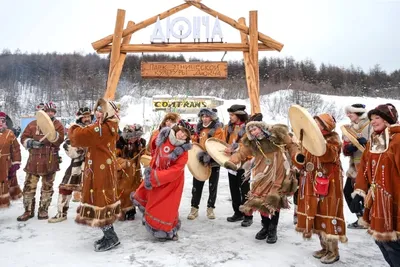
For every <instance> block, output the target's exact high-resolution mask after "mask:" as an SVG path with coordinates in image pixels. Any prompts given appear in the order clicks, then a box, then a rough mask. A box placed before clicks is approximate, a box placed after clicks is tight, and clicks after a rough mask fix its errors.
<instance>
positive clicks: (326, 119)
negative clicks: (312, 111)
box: [314, 113, 336, 132]
mask: <svg viewBox="0 0 400 267" xmlns="http://www.w3.org/2000/svg"><path fill="white" fill-rule="evenodd" d="M314 119H316V120H318V121H319V123H320V124H321V125H322V126H323V127H324V130H326V131H328V132H332V131H333V130H335V128H336V119H335V117H333V116H332V115H331V114H328V113H322V114H319V115H317V116H314Z"/></svg>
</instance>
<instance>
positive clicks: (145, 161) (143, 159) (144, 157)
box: [140, 155, 151, 167]
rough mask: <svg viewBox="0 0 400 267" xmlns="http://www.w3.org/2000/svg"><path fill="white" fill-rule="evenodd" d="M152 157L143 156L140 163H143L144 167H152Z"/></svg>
mask: <svg viewBox="0 0 400 267" xmlns="http://www.w3.org/2000/svg"><path fill="white" fill-rule="evenodd" d="M150 161H151V156H149V155H142V156H141V157H140V163H142V165H143V167H148V166H149V165H150Z"/></svg>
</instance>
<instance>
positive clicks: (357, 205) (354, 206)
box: [350, 194, 364, 213]
mask: <svg viewBox="0 0 400 267" xmlns="http://www.w3.org/2000/svg"><path fill="white" fill-rule="evenodd" d="M363 203H364V198H363V197H362V196H360V195H358V194H357V195H355V197H354V198H353V200H352V201H351V204H350V211H351V212H352V213H360V212H361V211H362V209H363V205H364V204H363Z"/></svg>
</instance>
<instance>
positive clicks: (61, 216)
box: [48, 194, 72, 223]
mask: <svg viewBox="0 0 400 267" xmlns="http://www.w3.org/2000/svg"><path fill="white" fill-rule="evenodd" d="M71 198H72V196H71V195H62V194H60V195H58V201H57V202H58V203H57V214H56V215H55V216H54V217H52V218H50V219H49V220H48V222H49V223H58V222H62V221H65V220H66V219H67V213H68V208H69V201H70V200H71Z"/></svg>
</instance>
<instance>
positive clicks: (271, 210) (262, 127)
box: [224, 121, 299, 244]
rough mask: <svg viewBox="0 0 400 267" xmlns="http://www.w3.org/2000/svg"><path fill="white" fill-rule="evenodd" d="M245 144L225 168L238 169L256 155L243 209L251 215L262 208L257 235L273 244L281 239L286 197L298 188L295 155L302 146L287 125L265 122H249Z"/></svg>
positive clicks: (243, 140)
mask: <svg viewBox="0 0 400 267" xmlns="http://www.w3.org/2000/svg"><path fill="white" fill-rule="evenodd" d="M242 143H243V145H241V146H239V150H238V151H237V152H235V153H234V154H233V155H232V156H231V157H230V160H229V161H227V162H226V163H225V164H224V167H225V168H227V169H230V170H234V171H237V169H238V168H239V166H240V165H241V163H243V162H245V161H247V159H248V157H250V156H253V157H254V159H253V160H254V162H253V167H252V177H253V178H252V179H253V181H252V188H251V190H250V192H249V193H248V196H247V201H246V202H245V203H244V204H243V205H241V206H240V211H241V212H243V213H244V214H245V215H247V216H251V215H252V214H253V212H254V211H259V212H260V214H261V223H262V229H261V230H260V231H259V232H258V233H257V234H256V237H255V238H256V239H257V240H263V239H266V241H267V243H269V244H273V243H276V241H277V239H278V238H277V227H278V222H279V210H280V209H281V208H288V202H287V198H286V196H288V195H291V194H292V193H293V192H295V190H296V187H297V183H296V180H295V178H294V176H293V174H294V173H293V172H292V166H291V157H292V156H294V155H295V154H296V153H298V152H299V150H298V146H297V145H296V144H295V143H294V142H293V141H292V139H291V138H290V136H289V133H288V127H287V126H286V125H282V124H275V125H268V124H267V123H265V122H263V121H250V122H248V123H247V124H246V135H245V136H244V137H243V139H242Z"/></svg>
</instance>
